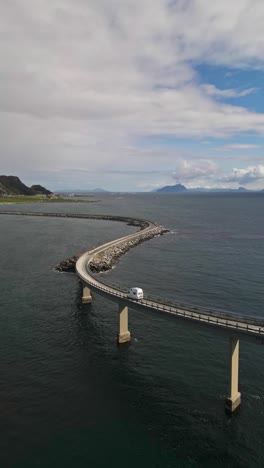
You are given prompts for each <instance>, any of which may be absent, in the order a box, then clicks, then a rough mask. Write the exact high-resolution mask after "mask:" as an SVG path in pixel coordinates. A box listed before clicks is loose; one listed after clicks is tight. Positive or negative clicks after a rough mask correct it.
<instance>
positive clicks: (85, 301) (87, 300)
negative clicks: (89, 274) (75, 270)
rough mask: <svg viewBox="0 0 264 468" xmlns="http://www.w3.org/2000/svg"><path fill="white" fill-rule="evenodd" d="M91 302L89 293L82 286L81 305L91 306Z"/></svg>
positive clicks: (85, 287) (87, 289)
mask: <svg viewBox="0 0 264 468" xmlns="http://www.w3.org/2000/svg"><path fill="white" fill-rule="evenodd" d="M91 302H92V295H91V291H90V289H89V288H88V287H87V286H83V295H82V303H83V304H91Z"/></svg>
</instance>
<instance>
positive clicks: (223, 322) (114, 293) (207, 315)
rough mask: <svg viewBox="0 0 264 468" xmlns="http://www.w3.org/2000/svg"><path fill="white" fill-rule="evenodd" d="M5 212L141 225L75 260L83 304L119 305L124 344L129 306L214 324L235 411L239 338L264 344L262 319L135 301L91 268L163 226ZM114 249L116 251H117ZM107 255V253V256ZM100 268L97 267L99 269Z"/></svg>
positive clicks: (83, 216) (117, 218)
mask: <svg viewBox="0 0 264 468" xmlns="http://www.w3.org/2000/svg"><path fill="white" fill-rule="evenodd" d="M0 214H1V215H2V214H5V215H19V216H49V217H60V218H61V217H63V218H81V219H106V220H112V221H113V220H115V221H123V222H128V223H129V224H132V225H135V226H140V227H141V231H138V232H136V233H133V234H130V235H128V236H125V237H122V238H120V239H116V240H114V241H111V242H108V243H106V244H103V245H101V246H99V247H96V248H94V249H92V250H89V251H87V252H85V253H84V254H82V255H81V256H80V257H79V259H78V261H77V263H76V273H77V274H78V276H79V278H80V279H81V281H82V283H83V303H90V302H92V296H91V291H92V292H96V293H98V294H101V295H102V296H104V297H106V298H107V299H110V300H113V301H115V302H117V303H118V305H119V334H118V342H119V343H126V342H129V341H130V332H129V330H128V307H129V306H130V307H131V308H134V309H135V308H136V309H139V310H141V311H145V312H146V311H149V312H154V311H157V312H161V313H165V314H169V315H170V316H171V317H174V318H176V319H180V320H186V321H189V323H191V322H192V323H194V324H197V325H202V326H207V327H208V326H209V327H216V328H218V329H220V330H222V331H223V332H225V333H228V336H229V338H230V392H229V396H228V398H227V399H226V409H227V410H228V411H229V412H233V411H235V410H236V409H237V408H238V407H239V406H240V404H241V394H240V392H239V391H238V367H239V338H240V337H243V336H244V337H245V336H247V337H249V338H251V339H253V340H254V341H255V342H258V343H261V344H264V319H263V318H257V317H252V316H246V315H238V314H234V313H230V312H224V311H215V310H209V309H206V308H200V307H199V308H197V307H192V306H186V305H182V304H177V303H175V302H171V301H168V300H166V299H160V298H155V297H151V296H148V295H146V294H145V293H144V299H142V300H140V301H135V300H133V299H129V298H128V297H127V291H125V290H124V289H122V288H120V287H119V286H115V285H113V284H107V283H105V281H104V280H103V279H102V278H101V277H100V276H98V275H95V274H94V273H93V272H92V271H91V268H93V269H96V268H95V266H96V262H98V257H99V264H100V261H101V260H100V258H103V257H104V255H105V254H107V252H109V251H110V257H111V255H113V256H114V257H115V258H116V257H119V256H120V255H122V253H124V252H125V251H127V250H129V248H131V247H133V246H135V245H138V244H139V243H141V242H143V241H145V240H147V239H150V238H152V237H154V236H156V235H159V234H162V233H163V232H164V229H162V228H160V227H159V226H157V225H156V224H154V223H151V222H149V221H144V220H135V219H132V218H126V217H121V216H109V215H105V216H104V215H87V214H66V213H64V214H63V213H40V212H31V213H30V212H24V213H23V212H17V211H2V212H1V213H0ZM115 249H117V250H118V251H117V252H116V251H115ZM106 256H107V255H106ZM98 271H100V268H98Z"/></svg>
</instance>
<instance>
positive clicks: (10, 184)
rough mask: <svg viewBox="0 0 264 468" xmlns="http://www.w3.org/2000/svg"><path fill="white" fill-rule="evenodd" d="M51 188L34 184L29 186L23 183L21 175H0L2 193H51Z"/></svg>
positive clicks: (0, 190)
mask: <svg viewBox="0 0 264 468" xmlns="http://www.w3.org/2000/svg"><path fill="white" fill-rule="evenodd" d="M51 193H52V192H50V191H49V190H47V189H45V187H42V186H41V185H32V187H27V185H25V184H23V182H21V180H20V179H19V177H16V176H6V175H1V176H0V195H2V196H4V195H39V194H41V195H42V194H43V195H44V194H45V195H48V194H51Z"/></svg>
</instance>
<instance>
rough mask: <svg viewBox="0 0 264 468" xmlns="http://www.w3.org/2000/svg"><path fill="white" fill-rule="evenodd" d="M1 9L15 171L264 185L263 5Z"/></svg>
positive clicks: (196, 0) (60, 178) (57, 179)
mask: <svg viewBox="0 0 264 468" xmlns="http://www.w3.org/2000/svg"><path fill="white" fill-rule="evenodd" d="M0 4H1V18H0V24H1V31H2V33H1V40H0V52H2V54H1V56H2V57H3V59H2V61H1V64H0V80H1V87H0V150H1V163H2V170H1V172H2V173H3V174H15V175H18V176H20V177H21V178H22V179H23V180H24V181H25V182H27V183H42V184H44V185H46V186H48V187H49V188H51V189H53V190H56V189H70V190H74V189H80V188H81V189H92V188H94V187H103V188H106V189H108V190H119V191H149V190H153V189H154V188H157V187H161V186H163V185H168V184H175V183H183V184H184V185H186V186H187V187H197V186H202V187H230V188H233V187H239V186H241V185H244V186H245V187H247V188H251V189H262V188H264V152H263V150H264V140H263V135H264V99H263V98H264V95H263V94H264V89H263V83H264V55H263V50H264V34H263V22H264V2H263V1H262V0H239V1H233V2H230V0H222V1H221V2H212V1H211V0H189V1H186V0H175V1H174V2H168V1H167V0H125V1H123V0H90V1H89V2H87V1H85V0H76V1H75V2H72V0H54V1H53V2H47V1H46V0H20V1H19V2H6V1H4V0H0Z"/></svg>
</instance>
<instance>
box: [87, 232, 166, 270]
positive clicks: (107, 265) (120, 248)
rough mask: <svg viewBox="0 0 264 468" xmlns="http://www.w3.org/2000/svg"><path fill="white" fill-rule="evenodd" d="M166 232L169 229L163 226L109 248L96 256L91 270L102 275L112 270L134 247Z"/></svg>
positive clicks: (91, 263)
mask: <svg viewBox="0 0 264 468" xmlns="http://www.w3.org/2000/svg"><path fill="white" fill-rule="evenodd" d="M166 232H169V230H168V229H165V228H163V227H161V226H157V227H156V228H155V230H153V231H151V232H146V233H142V234H140V233H139V235H138V237H136V238H135V239H131V240H128V241H125V242H121V243H120V244H117V245H114V246H113V247H109V248H108V249H107V250H104V251H103V252H102V253H99V254H97V255H95V256H94V258H93V259H92V260H91V262H90V263H89V268H90V270H91V271H92V272H93V273H101V272H104V271H108V270H111V268H113V266H114V265H115V264H116V263H117V261H118V259H119V258H120V257H121V256H122V255H124V254H125V253H126V252H128V251H129V250H130V249H132V248H133V247H136V246H137V245H139V244H142V243H143V242H145V241H147V240H149V239H153V237H156V236H162V235H163V234H165V233H166Z"/></svg>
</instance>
